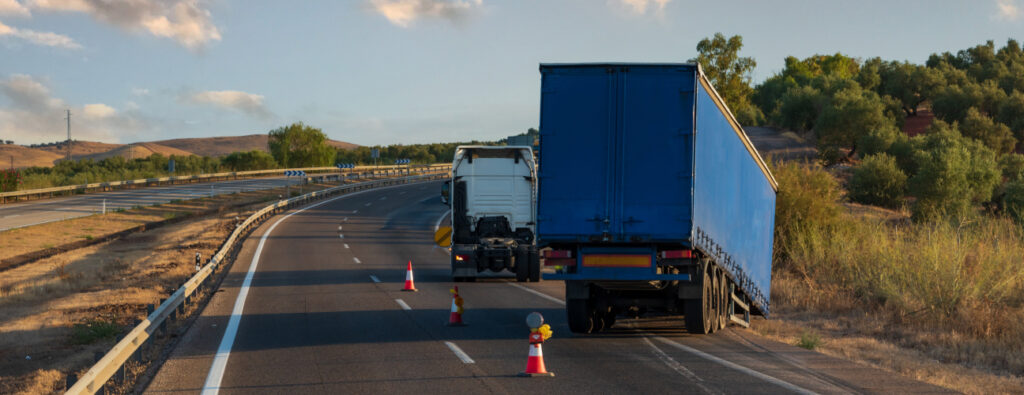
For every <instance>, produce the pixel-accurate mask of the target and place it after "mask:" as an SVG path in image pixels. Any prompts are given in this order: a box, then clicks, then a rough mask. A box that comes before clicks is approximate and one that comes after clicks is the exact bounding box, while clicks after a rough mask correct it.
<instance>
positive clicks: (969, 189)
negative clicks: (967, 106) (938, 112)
mask: <svg viewBox="0 0 1024 395" xmlns="http://www.w3.org/2000/svg"><path fill="white" fill-rule="evenodd" d="M918 137H920V140H918V147H919V150H918V151H917V152H915V153H914V162H916V165H917V173H916V174H914V175H913V176H911V177H910V179H909V181H908V186H909V190H910V194H911V195H913V196H914V197H916V198H917V201H916V202H915V203H914V206H913V217H914V219H915V220H938V219H943V218H950V217H957V216H964V215H968V214H969V213H970V208H971V205H972V203H982V202H986V201H989V200H990V199H992V192H993V190H994V189H995V187H996V185H998V184H999V179H1000V171H999V165H998V164H997V162H996V155H995V152H993V151H992V150H991V149H989V148H988V147H986V146H984V145H983V144H981V142H979V141H977V140H974V139H969V138H964V137H963V136H961V135H960V133H959V132H958V131H957V130H956V128H955V126H954V125H949V124H946V123H945V122H942V121H938V120H937V121H935V122H934V123H933V124H932V126H931V127H930V128H929V132H928V133H927V134H925V135H922V136H918Z"/></svg>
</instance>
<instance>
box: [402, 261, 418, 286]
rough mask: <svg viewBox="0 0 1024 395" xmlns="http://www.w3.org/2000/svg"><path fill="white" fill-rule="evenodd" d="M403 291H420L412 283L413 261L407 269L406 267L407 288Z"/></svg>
mask: <svg viewBox="0 0 1024 395" xmlns="http://www.w3.org/2000/svg"><path fill="white" fill-rule="evenodd" d="M402 291H405V292H418V291H419V290H418V289H416V285H415V284H413V282H412V261H409V264H408V265H406V267H405V287H404V288H402Z"/></svg>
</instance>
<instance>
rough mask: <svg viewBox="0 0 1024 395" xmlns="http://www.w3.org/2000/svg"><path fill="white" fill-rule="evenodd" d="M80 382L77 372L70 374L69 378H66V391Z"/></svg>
mask: <svg viewBox="0 0 1024 395" xmlns="http://www.w3.org/2000/svg"><path fill="white" fill-rule="evenodd" d="M77 382H78V376H77V375H76V374H75V372H68V374H67V376H64V391H67V390H68V389H69V388H71V387H72V386H74V385H75V383H77Z"/></svg>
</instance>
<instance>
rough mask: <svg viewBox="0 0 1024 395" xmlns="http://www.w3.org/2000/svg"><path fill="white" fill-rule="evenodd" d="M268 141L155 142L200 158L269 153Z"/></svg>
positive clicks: (260, 138)
mask: <svg viewBox="0 0 1024 395" xmlns="http://www.w3.org/2000/svg"><path fill="white" fill-rule="evenodd" d="M268 139H269V137H268V136H267V135H266V134H250V135H247V136H228V137H203V138H189V139H173V140H162V141H154V143H156V144H160V145H163V146H166V147H172V148H177V149H180V150H183V151H188V152H192V153H195V154H196V155H200V156H225V155H227V154H230V153H232V152H238V151H252V150H260V151H267V140H268ZM327 143H328V144H330V145H331V146H332V147H334V148H343V149H353V148H356V147H358V145H356V144H352V143H346V142H344V141H337V140H327Z"/></svg>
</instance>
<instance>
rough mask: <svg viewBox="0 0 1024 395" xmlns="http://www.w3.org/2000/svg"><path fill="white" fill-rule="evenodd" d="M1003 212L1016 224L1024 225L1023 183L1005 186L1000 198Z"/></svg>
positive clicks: (1015, 182) (1012, 183)
mask: <svg viewBox="0 0 1024 395" xmlns="http://www.w3.org/2000/svg"><path fill="white" fill-rule="evenodd" d="M1001 203H1002V206H1003V211H1004V212H1005V213H1006V214H1007V215H1009V216H1010V218H1013V219H1014V220H1016V221H1017V222H1018V223H1021V224H1024V181H1013V182H1009V183H1007V184H1006V192H1005V193H1003V197H1002V202H1001Z"/></svg>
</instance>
